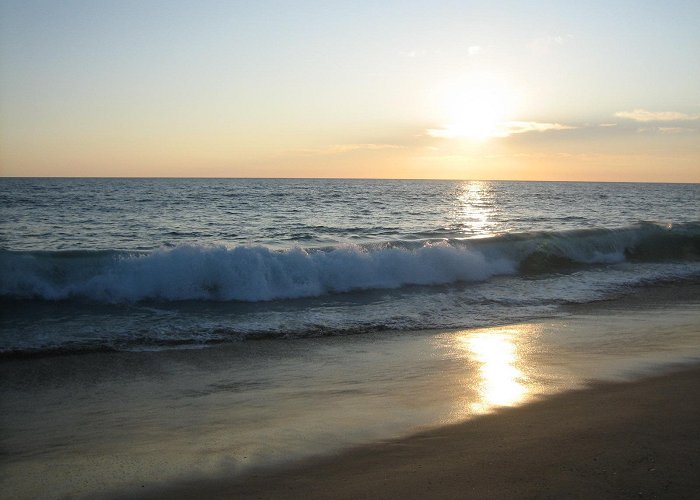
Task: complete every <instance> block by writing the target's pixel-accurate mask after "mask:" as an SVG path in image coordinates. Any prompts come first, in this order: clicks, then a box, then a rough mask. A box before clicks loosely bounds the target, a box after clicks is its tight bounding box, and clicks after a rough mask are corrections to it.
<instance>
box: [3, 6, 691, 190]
mask: <svg viewBox="0 0 700 500" xmlns="http://www.w3.org/2000/svg"><path fill="white" fill-rule="evenodd" d="M699 20H700V1H697V0H687V1H680V0H675V1H674V0H669V1H664V2H661V1H647V0H635V1H616V0H607V1H585V2H582V1H580V0H576V1H567V0H558V1H537V0H533V1H529V2H522V1H517V2H516V1H469V0H462V1H440V0H432V1H413V0H401V1H393V0H384V1H382V2H377V1H348V2H344V1H309V0H294V1H269V0H256V1H233V0H231V1H211V0H199V1H194V0H192V1H178V0H168V1H158V0H138V1H132V0H119V1H117V0H110V1H104V0H82V1H76V0H51V1H35V0H20V1H15V0H0V175H3V176H96V177H129V176H138V177H150V176H153V177H349V178H446V179H519V180H589V181H643V182H647V181H660V182H700V29H698V28H697V25H698V22H699Z"/></svg>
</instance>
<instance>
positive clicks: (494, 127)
mask: <svg viewBox="0 0 700 500" xmlns="http://www.w3.org/2000/svg"><path fill="white" fill-rule="evenodd" d="M440 93H441V95H440V104H439V106H440V108H441V113H440V114H441V115H442V116H443V125H442V127H441V128H439V129H433V130H431V132H430V133H431V135H433V136H436V137H445V138H460V137H461V138H467V139H471V140H474V141H483V140H486V139H489V138H491V137H498V136H500V135H502V133H503V130H504V124H505V122H507V121H508V120H509V119H510V118H511V115H512V113H513V111H514V107H515V94H514V92H513V91H512V90H510V89H509V88H508V87H507V86H506V85H505V84H504V83H503V82H502V81H499V80H497V79H495V78H492V77H488V76H484V75H478V76H473V77H470V78H463V79H460V80H457V81H453V82H449V83H448V84H447V85H445V86H444V87H443V88H442V90H441V92H440Z"/></svg>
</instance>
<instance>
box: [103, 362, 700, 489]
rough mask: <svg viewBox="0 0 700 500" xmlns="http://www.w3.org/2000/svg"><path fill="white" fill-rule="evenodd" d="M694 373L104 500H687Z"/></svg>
mask: <svg viewBox="0 0 700 500" xmlns="http://www.w3.org/2000/svg"><path fill="white" fill-rule="evenodd" d="M699 386H700V362H699V361H696V362H695V363H694V364H693V366H692V367H689V366H684V367H681V368H680V369H679V368H678V367H676V371H673V372H670V373H666V374H663V375H654V376H651V377H648V378H644V379H641V380H636V381H632V382H606V383H596V384H594V385H592V386H589V387H587V388H585V389H581V390H574V391H570V392H566V393H560V394H556V395H553V396H550V397H547V398H545V399H543V400H540V401H536V402H533V403H530V404H527V405H524V406H520V407H514V408H505V409H501V410H499V411H497V412H496V413H493V414H489V415H483V416H480V417H476V418H474V419H471V420H468V421H466V422H462V423H458V424H452V425H447V426H443V427H438V428H436V429H433V430H429V431H425V432H421V433H418V434H414V435H411V436H409V437H406V438H400V439H395V440H390V441H384V442H378V443H373V444H368V445H363V446H359V447H356V448H353V449H350V450H347V451H344V452H341V453H339V454H336V455H332V456H327V457H320V458H319V457H317V458H311V459H306V460H303V461H301V462H297V463H295V464H290V465H286V466H278V467H276V468H270V469H263V470H258V471H257V472H254V471H251V472H250V473H249V474H247V475H244V476H240V477H237V478H226V477H219V478H210V479H201V480H190V481H183V482H173V483H168V484H166V485H159V486H152V487H150V488H142V487H136V488H135V489H133V490H130V491H123V492H120V493H118V494H116V495H114V496H113V497H112V498H181V499H186V498H194V497H200V498H201V497H203V498H232V497H233V498H328V496H329V494H330V495H332V496H333V497H334V498H458V497H473V498H691V497H692V496H693V495H694V494H697V491H700V476H698V475H697V465H696V464H697V463H698V462H700V432H698V426H697V422H700V392H699V391H698V390H697V388H698V387H699Z"/></svg>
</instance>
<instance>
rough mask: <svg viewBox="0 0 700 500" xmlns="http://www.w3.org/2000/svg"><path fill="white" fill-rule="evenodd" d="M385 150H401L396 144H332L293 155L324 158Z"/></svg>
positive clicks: (303, 150) (295, 151)
mask: <svg viewBox="0 0 700 500" xmlns="http://www.w3.org/2000/svg"><path fill="white" fill-rule="evenodd" d="M386 149H403V146H399V145H398V144H372V143H367V144H332V145H330V146H325V147H321V148H309V149H296V150H294V151H291V153H293V154H297V155H303V156H324V155H338V154H344V153H351V152H355V151H381V150H386Z"/></svg>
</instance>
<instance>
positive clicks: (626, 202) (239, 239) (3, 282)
mask: <svg viewBox="0 0 700 500" xmlns="http://www.w3.org/2000/svg"><path fill="white" fill-rule="evenodd" d="M0 210H1V216H0V301H1V302H2V304H3V309H4V314H3V316H4V318H3V322H2V327H1V329H0V352H2V353H4V354H5V355H14V354H26V353H35V354H36V353H46V352H73V351H81V350H88V351H89V350H134V349H162V348H165V349H170V348H176V347H182V346H206V345H210V344H213V343H222V342H237V341H240V340H244V339H250V338H260V337H273V338H290V337H308V336H318V335H345V334H352V333H362V332H370V331H387V330H394V331H410V330H419V329H436V328H438V329H439V328H467V327H478V326H488V325H495V324H500V323H503V322H506V321H517V320H525V319H528V318H533V317H540V316H542V315H556V314H557V311H558V310H559V309H560V308H561V305H562V304H569V303H585V302H591V301H598V300H601V299H604V298H606V297H609V296H614V295H616V294H620V293H625V292H629V291H630V290H633V289H634V288H635V287H640V286H653V285H654V284H655V283H660V282H667V281H669V280H671V281H673V280H685V279H692V278H695V277H697V276H698V275H699V273H700V261H699V259H698V256H699V255H700V250H699V248H700V186H699V185H693V184H685V185H684V184H611V183H560V182H500V181H499V182H482V181H478V182H476V181H475V182H466V181H464V182H463V181H401V180H308V179H304V180H292V179H7V178H6V179H1V180H0Z"/></svg>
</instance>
